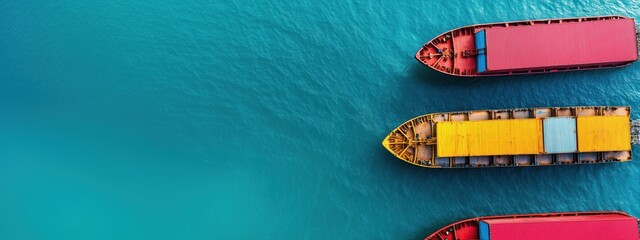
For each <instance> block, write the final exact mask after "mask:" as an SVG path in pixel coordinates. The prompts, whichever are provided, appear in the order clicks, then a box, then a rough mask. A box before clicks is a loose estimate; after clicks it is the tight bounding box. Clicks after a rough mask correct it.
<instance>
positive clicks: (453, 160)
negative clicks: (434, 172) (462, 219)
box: [382, 106, 632, 168]
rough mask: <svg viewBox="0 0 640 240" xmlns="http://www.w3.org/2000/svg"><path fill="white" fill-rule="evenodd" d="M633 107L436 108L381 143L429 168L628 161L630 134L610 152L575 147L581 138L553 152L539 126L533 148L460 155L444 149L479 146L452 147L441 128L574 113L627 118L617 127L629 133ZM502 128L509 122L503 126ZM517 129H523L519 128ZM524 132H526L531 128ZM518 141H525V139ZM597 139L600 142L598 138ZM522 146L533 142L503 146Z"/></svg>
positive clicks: (572, 115)
mask: <svg viewBox="0 0 640 240" xmlns="http://www.w3.org/2000/svg"><path fill="white" fill-rule="evenodd" d="M630 111H631V110H630V108H629V107H624V106H620V107H612V106H593V107H545V108H520V109H502V110H474V111H462V112H444V113H432V114H426V115H422V116H419V117H416V118H413V119H411V120H409V121H407V122H405V123H403V124H401V125H400V126H398V127H397V128H395V129H394V130H393V131H391V133H390V134H389V135H387V136H386V137H385V138H384V140H383V142H382V145H383V146H384V147H385V148H386V149H387V150H388V151H389V152H391V153H392V154H393V155H394V156H396V157H397V158H399V159H401V160H403V161H405V162H407V163H410V164H413V165H416V166H420V167H426V168H482V167H525V166H557V165H574V164H595V163H609V162H624V161H630V160H631V157H632V155H631V149H630V141H631V140H630V136H623V137H622V138H625V139H623V140H621V141H618V142H619V143H621V144H623V143H624V146H623V147H621V148H619V149H613V148H611V150H606V151H605V150H602V149H592V150H589V151H588V152H585V151H583V152H581V151H579V149H577V148H576V146H577V145H578V143H576V142H573V143H572V144H573V145H574V149H573V150H566V151H564V152H563V151H562V149H561V150H560V151H552V150H550V149H551V147H554V146H553V145H551V142H552V140H549V139H547V141H546V144H545V143H543V142H542V141H543V138H544V137H543V135H545V133H543V132H542V128H543V127H539V128H538V130H536V129H533V131H530V134H528V135H540V136H533V137H531V138H533V139H534V140H533V141H530V142H531V143H532V144H538V143H537V141H538V140H536V139H539V141H540V143H539V144H538V145H539V146H538V147H533V148H532V149H533V150H534V152H530V153H527V152H525V153H517V152H503V153H502V154H496V153H495V152H493V153H491V152H489V153H476V152H465V153H461V154H458V155H455V152H454V154H449V155H446V154H445V153H444V151H445V150H446V151H448V150H452V149H453V150H460V148H462V149H463V150H464V149H472V148H473V147H474V146H470V145H465V146H463V147H460V146H452V145H455V144H449V145H448V146H445V145H443V144H445V143H450V142H451V141H449V140H450V139H445V137H446V136H444V135H443V134H444V133H438V127H439V125H442V124H457V123H469V122H483V123H488V122H496V121H498V122H499V123H505V121H504V120H514V121H533V122H539V123H538V124H542V122H543V121H545V120H547V119H551V118H553V119H555V118H569V119H573V120H574V121H575V120H576V119H579V118H589V117H597V116H601V117H614V118H622V119H618V120H621V121H618V122H619V123H620V122H621V124H623V125H624V124H625V122H626V124H627V125H624V126H619V127H618V132H623V131H627V133H628V132H630V123H629V121H628V117H629V115H630ZM625 118H626V120H625ZM507 122H508V121H507ZM534 124H535V123H534ZM547 125H549V124H547ZM545 126H546V125H545ZM585 126H586V125H585ZM534 127H535V126H534ZM485 128H486V127H485ZM501 128H505V127H504V126H503V127H501ZM510 128H517V126H511V127H510ZM515 130H518V131H520V130H519V129H515ZM440 131H443V129H440ZM522 131H524V130H522ZM571 131H573V132H574V138H576V137H575V132H576V130H575V129H573V130H571ZM548 132H549V131H547V133H546V135H548V136H551V135H550V134H548ZM485 133H486V131H485ZM523 134H525V135H527V133H526V132H525V133H523ZM480 137H485V138H489V137H491V138H499V137H500V136H498V135H488V134H485V136H480ZM525 137H526V136H525ZM605 138H606V136H605V137H604V138H601V139H603V140H607V141H609V140H611V141H609V142H614V141H613V140H612V139H605ZM617 138H620V137H617ZM445 140H446V141H445ZM596 140H597V139H596ZM447 141H449V142H447ZM574 141H575V140H574ZM624 141H627V142H624ZM508 142H509V141H508ZM519 142H524V141H523V140H520V141H519ZM560 144H564V142H561V143H560ZM568 144H571V143H568ZM568 144H565V145H568ZM580 144H582V145H584V144H587V142H586V141H585V140H582V142H581V143H580ZM594 144H596V145H597V144H598V143H594ZM494 145H496V144H494ZM475 147H479V148H480V149H479V150H480V151H483V150H484V149H486V148H490V147H492V146H483V145H477V146H475ZM523 147H524V148H527V147H528V146H513V145H511V146H505V147H502V148H503V149H506V148H517V149H522V148H523ZM596 147H597V146H596ZM538 148H540V149H538ZM582 149H584V147H582ZM525 150H526V149H525Z"/></svg>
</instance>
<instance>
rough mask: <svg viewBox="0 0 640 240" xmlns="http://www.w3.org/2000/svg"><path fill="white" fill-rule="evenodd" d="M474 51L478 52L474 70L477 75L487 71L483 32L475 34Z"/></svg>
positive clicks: (485, 45) (485, 44)
mask: <svg viewBox="0 0 640 240" xmlns="http://www.w3.org/2000/svg"><path fill="white" fill-rule="evenodd" d="M475 43H476V49H477V50H478V55H477V57H476V69H477V70H478V73H481V72H484V71H487V55H486V52H485V51H486V50H485V49H486V48H487V43H486V38H485V33H484V30H482V31H479V32H477V33H476V37H475Z"/></svg>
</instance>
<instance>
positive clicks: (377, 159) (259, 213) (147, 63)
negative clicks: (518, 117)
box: [0, 0, 640, 239]
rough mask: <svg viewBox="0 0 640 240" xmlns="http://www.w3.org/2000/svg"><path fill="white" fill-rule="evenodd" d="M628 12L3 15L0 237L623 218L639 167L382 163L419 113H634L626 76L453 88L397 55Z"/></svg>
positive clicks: (430, 5)
mask: <svg viewBox="0 0 640 240" xmlns="http://www.w3.org/2000/svg"><path fill="white" fill-rule="evenodd" d="M639 13H640V5H639V4H637V2H636V3H634V2H631V1H630V2H628V3H626V2H623V1H617V2H615V3H608V2H607V1H570V2H564V1H523V2H519V3H516V2H514V1H506V0H501V1H490V2H489V1H478V2H471V1H441V3H435V2H428V1H404V2H401V3H397V2H394V1H381V0H378V1H366V2H354V1H298V2H291V1H253V0H251V1H227V0H222V1H172V0H165V1H68V0H55V1H6V0H0V23H1V26H2V27H0V216H2V217H0V238H1V239H321V238H323V239H367V238H369V239H416V238H421V237H424V236H426V235H428V234H429V233H431V232H432V231H434V230H436V229H437V228H440V227H442V226H444V225H446V224H448V223H450V222H453V221H456V220H459V219H462V218H469V217H475V216H478V215H492V214H510V213H537V212H554V211H585V210H621V211H626V212H629V213H631V214H633V215H635V216H640V198H638V196H639V195H640V185H639V184H638V182H640V162H639V161H637V160H636V161H634V162H631V163H620V164H601V165H590V166H562V167H537V168H520V169H469V170H429V169H422V168H418V167H414V166H411V165H409V164H406V163H404V162H402V161H400V160H397V159H395V158H394V157H393V156H392V155H391V154H389V153H388V152H386V150H385V149H384V148H383V147H382V146H381V145H380V142H381V140H382V138H384V136H385V135H386V134H388V133H389V131H390V130H392V129H393V128H395V127H396V126H397V125H399V124H400V123H402V122H404V121H405V120H408V119H410V118H412V117H415V116H417V115H420V114H425V113H430V112H438V111H455V110H467V109H494V108H513V107H534V106H568V105H631V106H632V107H633V108H634V109H640V105H639V104H640V89H638V88H639V86H640V85H638V84H637V82H638V81H639V80H640V65H639V64H638V63H636V64H634V65H631V66H629V67H626V68H622V69H612V70H599V71H586V72H571V73H559V74H548V75H535V76H518V77H499V78H491V79H459V78H451V77H447V76H444V75H442V74H438V73H435V72H433V71H431V70H429V69H426V68H425V67H423V66H421V65H420V64H418V63H417V62H416V61H415V60H414V59H413V57H412V56H413V54H414V53H415V51H416V50H417V49H418V48H419V47H420V46H421V45H422V44H423V43H424V42H426V41H427V40H429V39H431V38H432V37H434V36H436V35H437V34H439V33H441V32H444V31H446V30H449V29H451V28H455V27H459V26H462V25H468V24H473V23H484V22H495V21H505V20H522V19H536V18H553V17H572V16H583V15H607V14H621V15H626V16H629V17H636V18H637V17H640V15H638V14H639ZM604 45H606V44H604ZM635 111H636V112H634V113H633V116H632V117H634V118H639V117H640V115H638V114H637V111H638V110H635ZM634 153H636V154H635V155H636V156H635V157H636V158H640V157H639V156H638V152H637V151H634Z"/></svg>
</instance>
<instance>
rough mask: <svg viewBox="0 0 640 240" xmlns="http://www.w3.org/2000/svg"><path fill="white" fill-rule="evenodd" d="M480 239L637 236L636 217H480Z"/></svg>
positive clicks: (589, 239) (579, 239)
mask: <svg viewBox="0 0 640 240" xmlns="http://www.w3.org/2000/svg"><path fill="white" fill-rule="evenodd" d="M479 235H480V240H513V239H518V240H539V239H563V240H602V239H638V223H637V219H635V218H633V217H630V216H625V215H621V214H620V215H592V216H565V217H540V218H505V219H488V220H482V221H481V222H480V226H479Z"/></svg>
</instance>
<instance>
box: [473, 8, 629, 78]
mask: <svg viewBox="0 0 640 240" xmlns="http://www.w3.org/2000/svg"><path fill="white" fill-rule="evenodd" d="M484 35H485V37H486V39H485V41H486V61H487V66H486V72H499V71H517V70H531V69H540V68H548V67H573V66H586V65H598V64H614V63H624V62H632V61H635V60H637V59H638V49H637V45H636V36H635V35H636V34H635V23H634V20H633V19H611V20H601V21H586V22H570V23H558V24H535V25H528V26H513V27H494V28H486V29H485V34H484ZM479 72H480V71H479Z"/></svg>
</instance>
